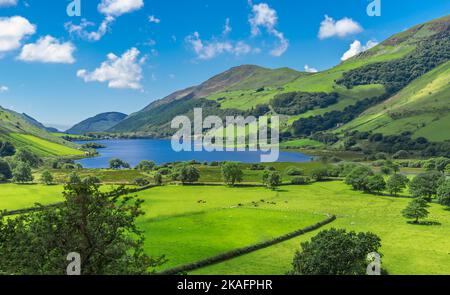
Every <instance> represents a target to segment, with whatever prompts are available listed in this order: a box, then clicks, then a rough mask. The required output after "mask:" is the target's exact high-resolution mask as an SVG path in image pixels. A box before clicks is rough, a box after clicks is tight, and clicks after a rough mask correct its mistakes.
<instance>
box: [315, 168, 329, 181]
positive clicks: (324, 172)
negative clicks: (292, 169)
mask: <svg viewBox="0 0 450 295" xmlns="http://www.w3.org/2000/svg"><path fill="white" fill-rule="evenodd" d="M328 169H329V168H328V167H318V168H315V169H313V170H312V171H311V177H312V178H313V179H314V180H315V181H322V180H324V179H325V178H327V177H328Z"/></svg>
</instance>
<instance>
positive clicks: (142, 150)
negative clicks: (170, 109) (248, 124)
mask: <svg viewBox="0 0 450 295" xmlns="http://www.w3.org/2000/svg"><path fill="white" fill-rule="evenodd" d="M95 142H96V143H101V144H103V145H105V146H106V148H104V149H99V150H98V152H99V153H100V156H99V157H95V158H87V159H82V160H78V161H77V163H80V164H81V165H83V167H85V168H107V167H108V166H109V163H108V161H109V160H110V159H113V158H119V159H121V160H123V161H126V162H127V163H129V164H130V165H131V166H132V167H134V166H135V165H137V164H138V163H139V162H140V161H141V160H151V161H154V162H155V163H157V164H164V163H169V162H179V161H190V160H196V161H198V162H213V161H218V162H223V161H234V162H243V163H259V162H260V155H261V153H262V152H250V151H245V152H206V151H203V152H175V151H173V150H172V147H171V142H170V140H159V139H123V140H120V139H119V140H97V141H95ZM77 143H81V144H82V143H86V142H77ZM311 159H312V158H311V157H310V156H306V155H304V154H301V153H294V152H283V151H280V157H279V159H278V162H309V161H311Z"/></svg>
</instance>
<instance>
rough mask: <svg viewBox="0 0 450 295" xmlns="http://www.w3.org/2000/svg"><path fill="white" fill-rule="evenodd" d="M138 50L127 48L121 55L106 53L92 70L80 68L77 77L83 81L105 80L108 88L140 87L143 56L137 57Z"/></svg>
mask: <svg viewBox="0 0 450 295" xmlns="http://www.w3.org/2000/svg"><path fill="white" fill-rule="evenodd" d="M139 55H140V52H139V50H137V49H136V48H134V47H133V48H131V49H129V50H127V51H126V52H125V53H123V54H122V56H120V57H119V56H117V55H115V54H113V53H109V54H108V55H107V60H106V61H104V62H103V63H102V64H101V65H100V67H98V68H97V69H95V70H94V71H93V72H88V71H87V70H85V69H81V70H79V71H78V72H77V77H79V78H82V79H83V80H84V81H85V82H102V83H104V82H107V83H108V87H109V88H119V89H142V85H141V84H140V81H141V80H142V65H143V64H144V63H145V57H142V58H140V57H139Z"/></svg>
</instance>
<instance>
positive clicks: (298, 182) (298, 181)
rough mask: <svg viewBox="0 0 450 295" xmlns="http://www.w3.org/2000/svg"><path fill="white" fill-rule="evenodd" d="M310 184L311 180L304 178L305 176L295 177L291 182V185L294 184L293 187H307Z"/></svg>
mask: <svg viewBox="0 0 450 295" xmlns="http://www.w3.org/2000/svg"><path fill="white" fill-rule="evenodd" d="M310 182H311V180H310V179H309V178H308V177H303V176H298V177H294V178H292V180H291V184H293V185H305V184H308V183H310Z"/></svg>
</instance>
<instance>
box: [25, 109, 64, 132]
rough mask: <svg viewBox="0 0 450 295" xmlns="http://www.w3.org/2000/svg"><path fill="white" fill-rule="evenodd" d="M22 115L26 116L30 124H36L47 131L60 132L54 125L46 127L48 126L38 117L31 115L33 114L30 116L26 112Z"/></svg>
mask: <svg viewBox="0 0 450 295" xmlns="http://www.w3.org/2000/svg"><path fill="white" fill-rule="evenodd" d="M22 116H23V118H24V119H25V120H27V121H28V122H29V123H30V124H32V125H34V126H36V127H38V128H40V129H42V130H45V131H48V132H58V129H56V128H52V127H46V126H44V124H42V123H41V122H39V121H37V120H36V119H34V118H33V117H31V116H29V115H27V114H25V113H23V114H22Z"/></svg>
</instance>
